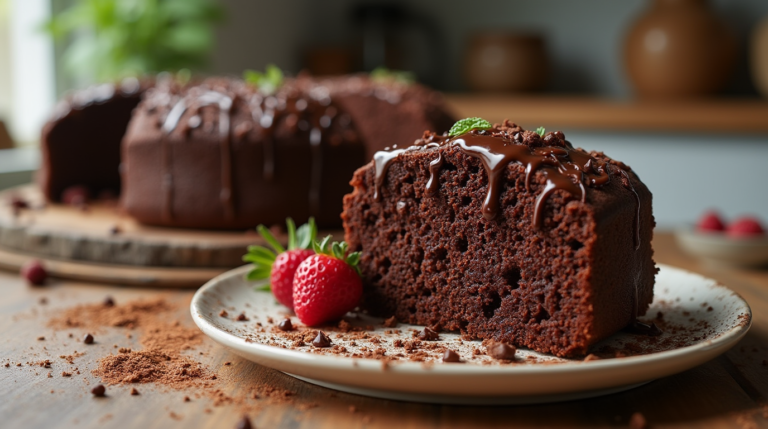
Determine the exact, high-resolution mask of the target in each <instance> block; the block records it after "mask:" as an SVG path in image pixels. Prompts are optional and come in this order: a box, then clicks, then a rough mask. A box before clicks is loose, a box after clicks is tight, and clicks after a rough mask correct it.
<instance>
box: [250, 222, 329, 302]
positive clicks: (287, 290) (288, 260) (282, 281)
mask: <svg viewBox="0 0 768 429" xmlns="http://www.w3.org/2000/svg"><path fill="white" fill-rule="evenodd" d="M285 223H286V225H287V226H288V250H287V251H286V250H285V249H283V246H281V245H280V243H279V242H278V241H277V239H275V237H274V236H273V235H272V234H271V233H270V232H269V230H268V229H267V227H265V226H264V225H259V226H258V228H256V229H257V230H258V231H259V234H260V235H261V236H262V237H263V238H264V240H266V241H267V243H269V245H270V246H272V248H273V249H274V252H273V251H272V250H270V249H267V248H266V247H262V246H248V253H247V254H246V255H244V256H243V261H245V262H252V263H253V269H252V270H251V271H250V272H248V275H247V276H246V278H247V279H248V280H263V279H267V278H269V283H267V284H266V285H264V286H263V287H261V289H262V290H269V289H272V294H273V295H275V298H276V299H277V301H278V302H279V303H280V304H283V305H284V306H286V307H288V308H290V309H291V310H293V275H294V274H295V273H296V268H298V266H299V264H300V263H301V262H302V261H303V260H305V259H307V258H308V257H310V256H312V255H314V254H315V252H313V251H312V250H311V249H310V247H311V246H312V243H314V241H315V236H316V235H317V227H316V226H315V220H314V219H313V218H309V222H308V223H307V224H305V225H302V226H300V227H299V229H298V230H297V229H296V224H294V223H293V219H291V218H288V219H286V221H285Z"/></svg>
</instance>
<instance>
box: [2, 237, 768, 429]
mask: <svg viewBox="0 0 768 429" xmlns="http://www.w3.org/2000/svg"><path fill="white" fill-rule="evenodd" d="M654 247H655V249H656V255H657V256H656V259H657V261H658V262H663V263H666V264H671V265H675V266H679V267H683V268H686V269H690V270H692V271H697V272H700V273H702V274H704V275H707V276H710V277H713V278H716V279H717V280H719V281H721V282H722V283H724V284H726V285H728V286H729V287H731V288H732V289H733V290H735V291H737V292H738V293H740V294H741V295H742V296H743V297H744V298H745V299H746V300H747V301H748V302H749V303H750V305H751V306H752V310H753V314H754V322H753V326H752V329H751V330H750V332H749V333H748V334H747V336H746V337H745V338H744V340H742V342H741V343H740V344H739V345H737V346H736V347H734V348H733V349H732V350H730V351H729V352H728V353H726V354H725V355H722V356H720V357H719V358H717V359H715V360H713V361H710V362H708V363H706V364H704V365H701V366H699V367H697V368H694V369H691V370H689V371H686V372H684V373H681V374H677V375H674V376H671V377H667V378H664V379H661V380H657V381H654V382H651V383H649V384H647V385H644V386H642V387H639V388H636V389H633V390H630V391H627V392H624V393H619V394H614V395H610V396H606V397H599V398H594V399H588V400H581V401H572V402H565V403H556V404H545V405H528V406H504V407H501V406H497V407H478V406H472V407H468V406H447V405H446V406H440V405H425V404H417V403H403V402H395V401H387V400H380V399H372V398H367V397H362V396H355V395H350V394H345V393H340V392H334V391H332V390H327V389H324V388H321V387H316V386H313V385H310V384H307V383H304V382H301V381H298V380H295V379H293V378H292V377H289V376H287V375H284V374H282V373H279V372H277V371H274V370H271V369H269V368H265V367H262V366H259V365H256V364H253V363H251V362H249V361H246V360H243V359H241V358H239V357H237V356H235V355H233V354H231V353H229V352H228V351H226V350H225V349H223V348H222V347H220V346H218V345H216V344H215V343H213V342H212V341H208V340H207V339H206V342H205V343H204V344H203V345H202V346H200V347H197V348H196V349H195V352H198V351H199V352H202V354H200V355H198V354H197V353H195V355H196V358H199V360H200V361H201V362H202V363H203V364H205V365H207V366H208V367H210V368H211V369H212V370H214V371H216V372H217V374H218V375H219V381H220V385H221V388H222V390H223V391H224V392H225V393H227V394H230V395H238V394H242V392H247V391H248V390H249V389H250V388H252V387H253V386H256V385H262V386H263V385H265V384H266V385H271V386H275V387H277V388H279V389H285V390H288V391H290V392H293V395H292V396H291V399H292V401H291V402H290V403H275V402H270V401H268V400H266V399H261V400H256V401H255V402H254V403H255V406H252V407H250V408H247V409H246V408H243V407H238V406H235V405H221V406H214V405H213V403H212V402H211V400H209V399H207V398H205V397H202V398H198V397H196V396H195V395H194V394H193V392H189V391H173V390H168V389H163V388H161V387H157V386H152V385H146V384H142V385H139V386H137V387H138V388H139V390H140V392H141V395H139V396H130V394H129V391H130V386H128V387H126V386H115V387H110V388H109V391H108V393H109V396H108V397H107V398H93V397H92V396H91V394H90V393H89V392H90V389H91V388H92V387H93V386H94V385H96V384H97V383H98V382H99V380H98V379H97V378H96V377H94V376H93V375H91V373H90V370H91V369H93V368H94V367H95V361H96V359H98V358H99V357H101V356H105V355H107V354H109V353H114V352H115V349H114V348H113V344H114V345H118V344H119V345H120V346H121V347H122V346H125V347H131V345H132V344H135V342H136V338H127V336H126V332H125V331H124V330H122V331H121V330H119V329H111V330H109V331H107V332H106V333H102V334H100V336H99V340H100V341H99V345H93V346H88V348H85V347H86V346H84V345H83V344H82V343H75V342H74V340H72V339H69V338H68V332H70V331H59V332H54V331H53V330H51V329H49V328H47V327H46V321H47V320H48V317H49V315H50V314H52V313H53V312H54V311H55V310H56V309H57V308H64V307H71V306H72V305H73V304H76V303H80V302H100V301H101V300H103V299H104V297H105V296H107V295H111V296H113V297H114V299H115V300H116V301H118V302H125V301H128V300H131V299H135V298H138V297H155V296H166V297H167V298H168V300H170V301H173V302H176V303H178V304H179V314H178V317H179V320H180V321H181V323H184V324H192V322H191V320H190V317H189V315H188V313H187V307H186V306H187V305H188V303H189V300H190V298H191V296H192V291H179V290H170V289H168V290H156V289H154V290H153V289H141V288H127V287H116V286H107V285H100V284H85V283H76V282H70V281H54V282H52V284H51V285H49V286H47V287H44V288H31V287H28V286H26V284H25V283H24V281H23V280H22V279H21V278H19V276H17V275H15V274H12V273H7V272H0V293H1V294H2V298H1V299H0V332H2V337H0V338H2V342H3V345H2V347H1V348H0V386H2V389H0V427H14V428H16V427H19V428H21V427H23V428H51V427H94V428H95V427H99V428H102V427H141V428H142V429H148V428H175V427H179V428H181V427H203V428H234V427H235V426H236V424H237V422H238V420H240V418H241V417H242V415H243V414H244V413H246V414H248V415H249V416H250V418H251V421H252V422H253V424H254V426H255V427H257V428H277V427H291V428H338V427H360V428H393V427H398V428H400V427H402V428H422V427H427V428H464V427H505V428H507V427H514V428H517V427H568V426H578V427H590V428H592V427H617V426H618V427H622V426H624V427H626V426H627V425H628V422H629V419H630V416H631V415H632V414H633V413H635V412H640V413H642V414H643V415H644V416H645V418H646V420H647V422H648V427H653V428H662V427H708V428H709V427H712V428H734V427H735V428H763V427H765V428H768V401H766V398H768V366H767V365H768V314H767V313H766V311H767V310H768V272H767V271H748V270H735V269H716V268H711V267H703V266H700V265H698V264H697V263H696V261H695V260H693V259H691V258H689V257H687V256H686V255H684V254H683V253H682V252H681V251H680V250H679V249H678V247H677V246H676V244H675V243H674V240H673V238H672V236H671V235H669V234H664V233H660V234H657V237H656V239H655V242H654ZM43 297H44V298H46V299H47V301H48V303H47V304H45V305H42V304H40V299H41V298H43ZM71 332H74V333H75V334H76V335H81V334H82V332H81V331H78V330H75V329H73V330H71ZM41 336H44V337H45V340H38V337H41ZM64 344H68V345H66V346H65V345H64ZM73 350H79V351H85V352H86V355H84V356H82V357H80V358H78V359H76V360H75V362H74V365H63V361H62V360H60V359H58V356H59V355H60V354H68V353H71V352H73ZM46 358H49V359H50V360H51V361H52V362H53V365H52V369H50V370H48V369H43V368H39V367H34V366H28V365H24V366H22V367H16V366H15V365H11V366H10V367H8V368H6V367H3V366H2V365H4V363H5V362H25V361H37V360H40V359H46ZM225 362H231V365H224V363H225ZM764 362H765V363H764ZM71 366H75V367H78V369H79V370H80V372H81V374H80V375H74V376H72V377H62V376H60V373H61V371H62V370H63V369H65V367H71ZM48 372H51V373H52V377H53V378H49V377H48V376H47V374H48ZM185 396H190V398H191V401H190V402H185V401H184V397H185ZM352 407H354V408H352Z"/></svg>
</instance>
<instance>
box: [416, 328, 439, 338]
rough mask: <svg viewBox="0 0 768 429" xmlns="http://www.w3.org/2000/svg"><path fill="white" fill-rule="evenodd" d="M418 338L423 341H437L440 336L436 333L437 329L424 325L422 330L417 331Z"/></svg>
mask: <svg viewBox="0 0 768 429" xmlns="http://www.w3.org/2000/svg"><path fill="white" fill-rule="evenodd" d="M418 338H419V339H420V340H423V341H437V340H439V339H440V336H439V335H437V331H435V330H434V329H432V328H430V327H429V326H426V327H425V328H424V330H423V331H421V332H419V335H418Z"/></svg>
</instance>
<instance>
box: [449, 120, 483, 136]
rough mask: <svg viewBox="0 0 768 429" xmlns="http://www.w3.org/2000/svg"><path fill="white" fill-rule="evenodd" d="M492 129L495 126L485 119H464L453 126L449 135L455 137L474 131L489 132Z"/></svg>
mask: <svg viewBox="0 0 768 429" xmlns="http://www.w3.org/2000/svg"><path fill="white" fill-rule="evenodd" d="M491 128H493V125H492V124H491V123H490V122H488V121H486V120H485V119H483V118H464V119H462V120H460V121H457V122H456V123H455V124H453V126H452V127H451V130H450V131H448V135H449V136H451V137H455V136H458V135H461V134H466V133H468V132H470V131H472V130H489V129H491Z"/></svg>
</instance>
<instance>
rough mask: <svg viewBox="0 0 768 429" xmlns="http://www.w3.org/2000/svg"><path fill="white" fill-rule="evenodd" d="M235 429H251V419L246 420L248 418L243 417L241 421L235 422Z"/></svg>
mask: <svg viewBox="0 0 768 429" xmlns="http://www.w3.org/2000/svg"><path fill="white" fill-rule="evenodd" d="M236 428H237V429H251V428H253V426H251V419H249V418H248V416H243V418H242V419H240V421H239V422H237V426H236Z"/></svg>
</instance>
